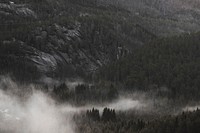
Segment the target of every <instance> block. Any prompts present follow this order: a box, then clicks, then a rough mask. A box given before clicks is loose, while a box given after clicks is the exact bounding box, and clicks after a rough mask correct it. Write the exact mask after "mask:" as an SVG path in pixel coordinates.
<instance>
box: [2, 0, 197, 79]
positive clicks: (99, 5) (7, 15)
mask: <svg viewBox="0 0 200 133" xmlns="http://www.w3.org/2000/svg"><path fill="white" fill-rule="evenodd" d="M197 7H198V4H196V3H195V4H191V3H189V2H188V1H187V0H185V1H184V2H181V1H178V0H176V1H170V0H167V1H163V0H150V1H148V0H134V1H130V0H118V1H114V2H113V0H108V1H105V0H99V1H98V0H56V1H54V0H26V1H20V0H13V1H12V2H11V1H10V2H8V1H1V2H0V19H1V20H2V21H1V22H0V51H1V53H0V58H1V59H0V62H1V65H0V67H1V70H0V72H1V73H2V74H5V73H10V74H14V75H15V76H16V75H18V76H19V75H21V76H19V77H20V78H22V79H25V80H26V79H30V80H32V79H38V78H40V77H42V76H48V77H53V78H65V77H77V76H84V77H85V76H87V75H88V74H90V73H93V72H95V71H96V70H97V69H98V68H99V67H101V66H103V65H106V64H108V63H110V62H112V61H115V60H118V59H119V58H121V57H124V56H126V55H127V54H128V53H132V50H133V49H136V48H138V47H140V46H142V45H143V44H145V43H147V42H149V41H150V40H152V39H155V38H156V37H160V36H173V35H177V34H180V33H185V32H186V33H188V32H196V31H197V30H198V29H199V28H200V25H199V19H200V15H199V10H198V8H197ZM19 68H21V69H19ZM27 77H28V78H27Z"/></svg>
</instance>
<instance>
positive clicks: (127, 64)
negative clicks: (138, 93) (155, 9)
mask: <svg viewBox="0 0 200 133" xmlns="http://www.w3.org/2000/svg"><path fill="white" fill-rule="evenodd" d="M199 35H200V34H199V33H195V34H190V35H189V34H185V35H181V36H175V37H170V38H162V39H158V40H155V41H152V42H150V43H148V44H146V45H145V46H144V47H142V48H141V49H139V50H137V51H134V53H133V54H131V55H129V56H128V57H126V58H123V59H121V60H119V61H116V62H114V63H112V64H111V65H108V66H104V67H102V68H101V69H100V70H99V72H98V73H97V75H98V76H97V78H99V79H101V80H109V81H112V82H115V83H118V82H120V83H122V84H124V85H125V86H126V87H127V88H129V89H131V90H142V91H148V90H151V89H154V90H155V91H156V90H160V91H162V90H163V88H166V89H167V90H163V91H165V92H166V95H167V96H168V97H171V98H177V99H178V98H181V97H184V98H186V99H190V100H192V99H199V87H200V84H199V83H200V82H199V81H200V73H199V72H200V54H199V50H200V44H199ZM99 79H98V80H99ZM181 100H184V99H181Z"/></svg>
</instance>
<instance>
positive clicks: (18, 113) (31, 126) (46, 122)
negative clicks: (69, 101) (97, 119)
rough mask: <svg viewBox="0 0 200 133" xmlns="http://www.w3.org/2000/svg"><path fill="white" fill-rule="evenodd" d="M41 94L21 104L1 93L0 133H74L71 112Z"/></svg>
mask: <svg viewBox="0 0 200 133" xmlns="http://www.w3.org/2000/svg"><path fill="white" fill-rule="evenodd" d="M62 108H63V107H61V106H57V105H56V104H55V103H54V101H53V100H52V99H50V98H48V97H47V96H46V95H44V94H43V93H40V92H35V93H34V94H33V95H32V96H31V97H30V98H29V99H28V100H27V101H26V102H24V103H21V102H20V101H19V100H17V99H16V98H15V97H13V96H9V95H7V94H5V93H4V92H2V91H0V118H1V119H0V131H2V132H8V133H74V125H73V121H72V115H71V113H70V112H68V113H65V112H62V111H63V110H62Z"/></svg>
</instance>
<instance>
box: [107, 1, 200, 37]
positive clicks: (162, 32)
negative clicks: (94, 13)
mask: <svg viewBox="0 0 200 133" xmlns="http://www.w3.org/2000/svg"><path fill="white" fill-rule="evenodd" d="M108 2H109V3H112V4H114V5H116V4H117V5H122V6H124V7H125V8H126V9H128V10H129V11H131V12H132V13H133V18H134V19H136V20H137V22H138V23H139V24H141V25H143V26H144V27H145V28H146V29H148V30H149V31H151V32H152V33H154V34H156V35H157V36H169V35H170V36H173V35H177V34H181V33H185V32H187V33H190V32H196V31H198V29H199V26H200V23H199V19H200V10H199V7H200V6H199V5H200V2H199V1H198V0H117V1H114V0H108Z"/></svg>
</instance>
